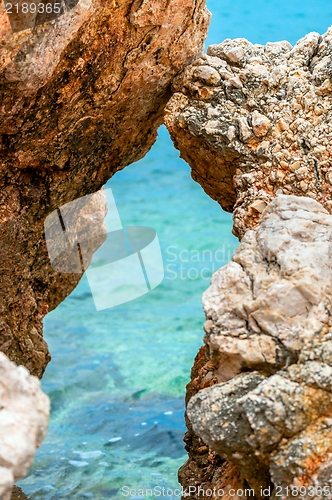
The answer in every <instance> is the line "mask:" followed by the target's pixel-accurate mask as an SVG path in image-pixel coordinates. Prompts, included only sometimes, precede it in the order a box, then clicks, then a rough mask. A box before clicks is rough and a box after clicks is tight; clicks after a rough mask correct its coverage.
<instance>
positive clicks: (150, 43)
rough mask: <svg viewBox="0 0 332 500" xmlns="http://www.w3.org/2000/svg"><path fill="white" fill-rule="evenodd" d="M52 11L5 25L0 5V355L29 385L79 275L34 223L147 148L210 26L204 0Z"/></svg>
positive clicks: (109, 1) (76, 5) (109, 3)
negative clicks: (53, 261)
mask: <svg viewBox="0 0 332 500" xmlns="http://www.w3.org/2000/svg"><path fill="white" fill-rule="evenodd" d="M61 4H62V12H61V14H60V15H56V16H54V15H53V14H52V13H50V14H49V16H47V15H45V16H41V15H39V14H38V16H36V15H33V14H31V12H30V13H29V14H26V13H23V12H20V13H19V15H18V16H16V17H15V16H14V17H13V15H11V16H8V14H7V13H6V11H5V7H4V2H1V3H0V103H1V108H0V144H1V150H0V162H1V174H0V188H1V189H0V191H1V195H0V197H1V201H0V237H1V251H0V276H1V292H0V293H1V295H0V303H1V306H0V349H1V350H2V351H4V352H5V353H6V354H7V355H8V356H9V358H10V359H12V360H13V361H15V362H16V363H17V364H23V365H25V366H26V367H27V368H28V369H29V370H30V372H31V373H33V374H36V375H38V376H41V375H42V373H43V371H44V369H45V367H46V364H47V362H48V361H49V359H50V355H49V352H48V349H47V345H46V343H45V342H44V340H43V338H42V319H43V317H44V316H45V314H46V313H47V312H48V311H49V307H50V306H51V308H53V307H55V306H56V305H57V304H58V303H59V302H60V301H61V300H63V298H64V297H65V296H66V295H68V294H69V293H70V292H71V291H72V289H73V288H74V287H75V286H76V284H77V282H78V280H79V277H80V276H78V275H73V276H72V275H59V274H58V273H56V272H55V271H54V270H52V268H51V267H50V264H49V259H48V256H47V251H46V246H45V241H44V236H43V232H44V227H43V223H44V220H45V218H46V216H47V215H48V214H50V213H51V212H52V211H53V210H55V209H56V208H57V207H59V206H61V205H63V204H65V203H67V202H69V201H71V200H74V199H76V198H78V197H80V196H84V195H86V194H88V193H93V192H96V191H98V190H99V189H100V188H101V186H102V185H103V184H104V183H105V182H106V181H107V180H108V179H109V178H110V177H111V176H112V175H113V174H114V173H115V172H116V171H118V170H120V169H122V168H124V167H125V166H126V165H128V164H130V163H132V162H134V161H136V160H138V159H139V158H141V157H142V156H143V155H144V154H145V153H146V152H147V151H148V150H149V148H150V147H151V145H152V144H153V142H154V141H155V138H156V131H157V128H158V126H159V125H160V123H161V121H162V113H163V109H164V106H165V104H166V102H167V100H168V99H169V97H170V85H171V82H172V80H173V78H174V77H175V75H176V74H177V73H178V72H179V71H180V70H182V69H183V67H184V65H186V64H188V63H190V62H192V60H193V59H195V57H196V56H197V55H198V54H200V52H201V50H202V47H203V41H204V38H205V36H206V32H207V27H208V22H209V14H208V12H207V10H206V8H205V2H204V0H169V1H164V0H157V1H152V0H144V1H143V2H142V1H136V0H134V1H132V0H124V1H122V2H114V1H113V0H106V1H103V2H100V1H98V0H80V1H79V2H77V1H70V0H66V2H65V4H64V3H63V2H61ZM18 5H19V6H20V7H19V8H21V7H22V8H23V6H22V2H18ZM99 202H100V207H99V209H98V210H99V213H100V220H99V223H100V224H102V220H101V219H102V213H103V211H104V209H105V207H104V205H105V204H104V202H103V201H102V199H101V198H96V199H95V201H94V202H93V203H95V204H98V203H99ZM95 208H96V207H95ZM87 210H89V209H87ZM100 243H101V240H99V241H96V242H95V244H96V247H97V246H98V245H99V244H100ZM94 249H95V248H92V249H91V251H92V252H93V250H94Z"/></svg>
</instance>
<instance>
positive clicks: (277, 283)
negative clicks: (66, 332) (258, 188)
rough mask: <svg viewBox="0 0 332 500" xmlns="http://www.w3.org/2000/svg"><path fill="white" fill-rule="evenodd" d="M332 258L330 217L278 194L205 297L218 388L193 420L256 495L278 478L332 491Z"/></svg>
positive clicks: (194, 404) (194, 406) (205, 396)
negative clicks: (331, 480)
mask: <svg viewBox="0 0 332 500" xmlns="http://www.w3.org/2000/svg"><path fill="white" fill-rule="evenodd" d="M331 256H332V216H331V215H330V214H329V213H328V212H327V211H326V210H325V209H324V208H323V207H322V205H320V204H319V203H317V202H316V201H315V200H312V199H310V198H307V197H295V196H284V195H280V196H278V197H277V198H275V199H274V200H273V201H272V202H271V203H270V205H269V206H268V207H267V208H266V210H265V211H264V212H263V215H262V219H261V221H260V224H259V225H258V226H257V227H256V228H255V229H254V230H249V231H248V232H247V233H246V235H245V236H244V238H243V239H242V242H241V244H240V247H239V248H238V250H237V251H236V252H235V254H234V256H233V259H232V261H231V262H230V263H229V264H227V265H226V266H225V267H223V268H221V269H220V270H219V271H217V272H216V273H215V274H214V276H213V279H212V283H211V286H210V288H209V289H208V290H207V291H206V292H205V293H204V295H203V305H204V311H205V314H206V317H207V321H206V323H205V331H206V336H205V343H206V346H207V349H208V353H209V358H210V359H211V361H212V363H213V366H215V367H217V370H214V376H215V377H216V378H217V380H218V382H219V383H218V384H216V385H214V386H212V387H210V388H207V389H203V390H201V391H199V392H198V394H196V395H195V396H194V397H192V398H191V399H190V401H189V403H188V409H187V412H188V417H189V420H190V422H191V424H192V426H193V429H194V431H195V432H196V433H198V435H199V436H200V437H201V438H202V439H203V441H204V442H205V443H206V444H208V445H210V446H211V447H212V448H213V449H214V450H216V451H217V452H218V454H219V455H220V456H221V457H223V458H224V459H228V460H230V461H231V462H233V463H234V464H235V465H236V466H237V467H238V468H239V470H240V471H241V473H242V477H243V478H245V479H246V481H247V482H248V484H249V485H250V487H252V488H253V489H254V490H255V492H256V496H257V497H260V496H261V495H260V493H259V492H260V488H261V487H263V488H267V487H269V486H270V485H271V481H272V484H273V485H274V487H275V488H276V491H278V487H279V488H281V489H282V488H285V487H286V486H290V485H293V486H297V487H300V486H305V487H307V488H309V486H312V487H318V486H320V487H324V486H325V487H328V486H331V483H330V478H331V470H332V469H331V467H332V465H331V456H330V453H331V450H332V434H331V425H332V420H331V415H332V358H331V353H332V329H331V326H332V310H331V302H332V288H331V283H332V259H331ZM280 491H281V490H280ZM285 491H286V490H285ZM331 496H332V489H331ZM306 497H307V496H306V495H304V496H303V498H306ZM309 497H310V495H308V498H309Z"/></svg>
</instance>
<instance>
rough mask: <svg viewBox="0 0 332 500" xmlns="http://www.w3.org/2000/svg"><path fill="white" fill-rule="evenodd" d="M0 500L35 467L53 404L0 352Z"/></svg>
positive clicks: (36, 382) (32, 379)
mask: <svg viewBox="0 0 332 500" xmlns="http://www.w3.org/2000/svg"><path fill="white" fill-rule="evenodd" d="M0 374H1V376H0V407H1V411H0V498H1V500H10V498H11V494H12V489H13V485H14V481H16V480H17V479H20V478H23V477H24V476H25V475H26V474H27V471H28V468H29V467H30V466H31V465H32V462H33V458H34V456H35V453H36V450H37V448H38V447H39V446H40V445H41V443H42V441H43V439H44V437H45V435H46V430H47V426H48V419H49V413H50V401H49V398H48V396H46V394H44V393H43V392H42V390H41V387H40V382H39V380H38V379H37V378H36V377H33V376H31V375H30V374H29V372H28V370H27V369H26V368H24V367H23V366H19V367H18V366H16V365H15V364H14V363H12V362H11V361H10V360H9V359H8V358H7V356H6V355H5V354H3V353H0Z"/></svg>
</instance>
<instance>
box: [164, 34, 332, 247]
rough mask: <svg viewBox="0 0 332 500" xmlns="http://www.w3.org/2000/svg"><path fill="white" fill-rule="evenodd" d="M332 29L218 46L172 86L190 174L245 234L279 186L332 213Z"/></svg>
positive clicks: (174, 123) (169, 114)
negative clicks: (293, 41)
mask: <svg viewBox="0 0 332 500" xmlns="http://www.w3.org/2000/svg"><path fill="white" fill-rule="evenodd" d="M331 55H332V28H330V29H329V30H328V31H327V32H326V33H325V34H324V35H323V36H320V35H319V34H318V33H310V34H308V35H307V36H305V37H304V38H302V39H301V40H299V41H298V42H297V44H296V45H295V46H294V47H292V46H291V45H290V43H288V42H285V41H283V42H275V43H267V44H266V45H265V46H263V45H258V44H252V43H250V42H249V41H247V40H245V39H243V38H238V39H235V40H230V39H227V40H225V41H224V42H223V43H221V44H219V45H212V46H210V47H209V48H208V50H207V55H204V56H203V57H201V58H199V59H197V60H196V61H195V62H194V63H193V64H192V65H191V66H188V67H187V68H185V70H184V72H183V73H182V74H181V75H180V76H179V77H178V78H177V79H176V80H175V82H174V84H173V92H174V94H173V97H172V99H171V100H170V102H169V104H168V106H167V108H166V115H165V123H166V125H167V127H168V130H169V132H170V133H171V136H172V139H173V141H174V144H175V146H176V147H177V148H178V149H179V150H180V153H181V156H182V158H184V159H185V160H186V161H187V162H188V163H189V165H190V166H191V168H192V177H193V178H194V180H195V181H197V182H199V183H200V184H201V186H202V187H203V188H204V190H205V191H206V193H207V194H208V195H209V196H211V197H212V198H213V199H214V200H217V201H218V202H219V203H220V205H221V206H222V208H223V209H224V210H227V211H230V212H233V213H234V229H233V232H234V234H235V235H236V236H239V237H240V238H242V237H243V235H244V234H245V232H246V231H247V230H248V229H250V228H252V227H254V226H255V225H256V224H257V223H258V220H259V217H260V214H261V213H262V211H263V210H264V208H265V207H266V205H267V204H268V203H269V202H270V201H271V200H272V199H273V197H274V196H275V194H276V192H278V191H279V192H282V193H283V194H291V195H297V196H308V197H310V198H314V199H316V200H317V201H319V202H320V203H322V204H323V205H324V207H325V208H326V209H327V210H328V211H329V212H331V209H332V200H331V195H332V174H331V172H330V157H331V153H332V149H331V142H332V128H331V119H332V106H331V103H332V85H331V81H332V71H331V63H330V61H331Z"/></svg>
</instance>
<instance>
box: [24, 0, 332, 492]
mask: <svg viewBox="0 0 332 500" xmlns="http://www.w3.org/2000/svg"><path fill="white" fill-rule="evenodd" d="M207 3H208V7H209V9H210V10H211V12H212V13H213V19H212V23H211V28H210V34H209V38H208V42H207V44H210V43H218V42H221V41H223V40H224V39H225V38H237V37H244V38H248V39H249V40H250V41H252V42H254V43H263V44H264V43H266V42H268V41H277V40H285V39H286V40H288V41H290V42H291V43H293V44H294V43H295V42H296V40H298V39H299V38H301V37H302V36H304V35H305V34H306V33H308V32H310V31H318V32H320V33H323V32H324V31H326V29H327V28H328V27H329V25H330V24H331V23H332V2H331V1H330V0H316V1H315V2H312V1H311V0H310V1H309V0H301V1H299V0H288V1H287V2H286V1H285V0H279V1H277V0H255V2H247V1H245V0H231V1H230V0H209V1H208V2H207ZM107 187H110V188H111V189H112V192H113V195H114V198H115V201H116V205H117V208H118V211H119V214H120V217H121V221H122V224H123V225H124V226H136V225H139V226H149V227H152V228H153V229H155V230H156V232H157V234H158V238H159V242H160V246H161V250H162V255H163V261H164V268H165V278H164V280H163V282H162V283H161V284H160V285H159V286H158V287H157V288H155V289H154V290H152V291H151V292H149V293H147V294H145V295H143V296H141V297H139V298H137V299H135V300H133V301H132V302H128V303H126V304H122V305H119V306H116V307H113V308H111V309H106V310H101V311H97V310H96V308H95V305H94V301H93V297H92V294H91V291H90V288H89V284H88V280H87V278H86V276H84V277H83V279H82V281H81V282H80V284H79V286H78V287H77V288H76V289H75V290H74V292H73V293H72V294H71V295H70V297H68V298H67V299H66V300H65V301H64V302H63V303H62V304H61V305H60V306H59V307H58V308H57V309H56V310H55V311H53V312H51V313H50V314H49V315H48V316H47V317H46V318H45V321H44V326H45V338H46V340H47V342H48V344H49V347H50V350H51V353H52V361H51V363H50V364H49V366H48V368H47V370H46V373H45V376H44V378H43V382H42V384H43V389H44V391H46V392H47V394H49V396H50V398H51V400H52V416H51V422H50V426H49V432H48V435H47V437H46V439H45V441H44V443H43V445H42V447H41V449H40V450H39V451H38V453H37V456H36V460H35V463H34V465H33V467H32V468H31V470H30V473H29V476H28V477H27V478H26V479H24V480H22V481H19V483H18V484H19V486H20V487H21V488H22V489H23V491H24V492H25V493H26V495H27V496H28V498H29V499H31V500H32V499H33V500H62V499H71V500H79V499H88V498H91V499H96V500H104V499H116V500H118V499H123V498H128V499H131V500H134V499H136V498H137V499H138V498H142V495H143V494H144V495H145V496H144V497H145V498H147V499H152V498H157V497H158V498H159V497H160V496H161V497H162V498H164V499H175V498H179V496H178V493H179V492H178V490H177V488H178V483H177V469H178V468H179V466H180V465H182V464H183V463H184V461H185V459H186V453H185V450H184V447H183V441H182V439H183V434H184V432H185V425H184V417H183V412H184V395H185V386H186V384H187V383H188V381H189V377H190V368H191V366H192V364H193V359H194V357H195V355H196V353H197V351H198V349H199V347H200V346H201V345H202V337H203V330H202V325H203V322H204V314H203V312H202V305H201V294H202V293H203V291H204V290H205V289H206V288H207V287H208V285H209V280H210V277H211V275H212V273H213V272H214V271H215V270H217V269H218V268H219V267H221V266H222V265H224V264H226V263H227V262H228V261H229V259H230V257H231V255H232V253H233V251H234V250H235V248H236V246H237V240H236V239H235V238H234V237H233V236H232V234H231V227H232V220H231V216H230V214H227V213H224V212H223V211H222V210H221V208H220V207H219V205H218V204H217V203H216V202H214V201H212V200H211V199H210V198H208V196H207V195H206V194H205V193H204V192H203V190H202V189H201V187H200V186H199V185H198V184H196V183H195V182H194V181H193V180H192V179H191V177H190V169H189V167H188V166H187V165H186V164H185V163H184V162H183V161H182V160H181V159H179V154H178V152H177V151H176V150H175V149H174V148H173V146H172V143H171V141H170V139H169V137H168V134H167V131H166V130H165V128H164V127H161V129H160V130H159V136H158V140H157V142H156V144H155V145H154V146H153V148H152V150H151V151H150V152H149V154H148V155H147V156H146V157H145V158H144V159H143V160H141V161H139V162H137V163H135V164H133V165H131V166H130V167H127V168H126V169H125V170H123V171H122V172H119V173H117V174H116V175H115V176H114V177H113V178H112V179H111V180H110V181H109V182H108V184H107ZM154 487H157V489H156V490H155V494H154V495H149V491H148V492H146V491H145V490H146V489H151V488H154ZM158 488H159V489H158ZM162 488H165V489H164V490H163V489H162ZM146 493H147V494H146Z"/></svg>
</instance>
